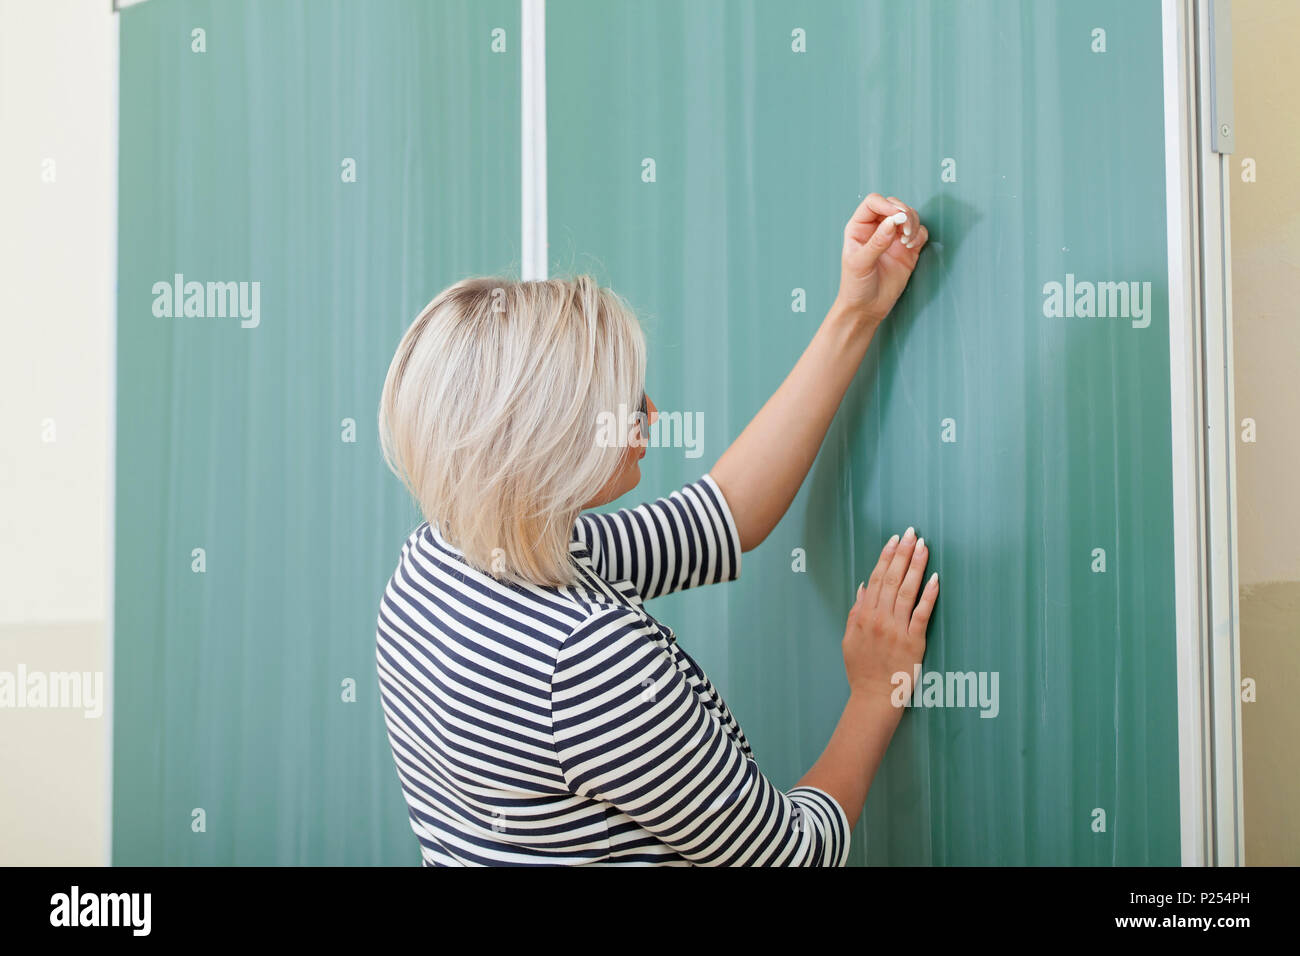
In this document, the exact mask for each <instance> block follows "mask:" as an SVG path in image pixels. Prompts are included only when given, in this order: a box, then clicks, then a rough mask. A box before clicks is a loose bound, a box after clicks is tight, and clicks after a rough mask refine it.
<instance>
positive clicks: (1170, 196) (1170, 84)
mask: <svg viewBox="0 0 1300 956" xmlns="http://www.w3.org/2000/svg"><path fill="white" fill-rule="evenodd" d="M1161 26H1162V32H1163V35H1164V36H1163V41H1164V42H1163V47H1164V114H1165V205H1166V210H1167V214H1166V220H1165V222H1166V239H1167V248H1168V259H1169V363H1170V365H1169V385H1170V412H1171V414H1170V419H1171V424H1172V430H1173V431H1172V445H1171V448H1172V451H1173V462H1172V464H1173V475H1172V478H1173V504H1174V522H1173V524H1174V621H1175V634H1176V638H1175V643H1176V661H1177V664H1176V666H1177V669H1178V683H1177V687H1178V794H1179V801H1178V802H1179V845H1180V850H1181V857H1182V863H1183V865H1184V866H1204V865H1205V864H1206V863H1207V862H1208V860H1207V852H1208V849H1209V846H1208V845H1209V839H1210V833H1209V815H1208V812H1209V811H1208V798H1209V792H1210V777H1209V773H1210V766H1209V753H1208V748H1209V743H1210V742H1209V722H1208V712H1207V703H1208V701H1207V699H1206V686H1207V677H1208V674H1207V670H1206V660H1205V653H1204V638H1203V635H1204V634H1205V628H1204V607H1203V603H1202V593H1203V589H1202V581H1201V567H1202V555H1203V554H1204V541H1203V539H1202V535H1201V523H1202V519H1201V498H1200V481H1201V475H1200V468H1199V465H1200V461H1201V452H1200V442H1199V439H1198V436H1199V434H1200V414H1199V411H1200V401H1199V390H1198V388H1197V379H1198V371H1197V370H1198V369H1199V367H1200V363H1199V359H1198V349H1197V348H1196V330H1197V329H1198V327H1199V324H1200V323H1199V322H1198V321H1197V316H1198V315H1199V312H1200V305H1199V302H1198V300H1197V289H1198V282H1197V281H1196V274H1197V269H1196V248H1197V239H1196V230H1197V217H1196V202H1195V195H1196V193H1195V185H1194V178H1195V169H1196V144H1195V141H1194V140H1195V131H1196V126H1195V115H1196V109H1195V100H1194V96H1193V95H1192V94H1193V92H1194V90H1193V86H1192V84H1193V82H1194V80H1193V76H1192V70H1193V67H1194V63H1193V61H1192V51H1193V49H1194V45H1193V44H1194V37H1193V36H1192V29H1193V24H1192V19H1191V11H1190V7H1189V3H1188V0H1163V4H1162V8H1161Z"/></svg>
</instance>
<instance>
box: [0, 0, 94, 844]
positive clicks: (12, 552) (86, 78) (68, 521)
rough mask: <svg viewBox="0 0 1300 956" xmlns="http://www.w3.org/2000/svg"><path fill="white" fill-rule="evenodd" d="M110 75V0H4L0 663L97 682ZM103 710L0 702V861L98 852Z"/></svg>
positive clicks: (0, 42)
mask: <svg viewBox="0 0 1300 956" xmlns="http://www.w3.org/2000/svg"><path fill="white" fill-rule="evenodd" d="M116 78H117V27H116V22H115V20H114V17H113V15H112V13H111V12H110V3H109V0H0V130H2V131H3V133H2V134H0V135H2V136H3V146H0V210H3V212H0V243H2V245H0V323H3V325H2V327H0V333H2V334H3V343H4V344H3V347H2V348H0V409H3V413H2V414H0V671H6V672H8V673H10V674H15V673H17V670H18V667H19V665H23V666H25V667H26V669H27V671H28V672H32V671H41V672H46V673H48V672H72V671H76V672H91V673H100V674H102V675H103V678H102V680H103V685H104V687H105V692H107V683H108V674H107V670H108V666H109V665H108V657H109V654H108V647H107V633H108V630H107V620H108V615H109V609H108V608H109V594H110V587H109V579H110V577H109V561H110V551H109V547H110V545H109V541H110V531H109V529H110V520H111V515H110V504H109V502H110V500H111V499H110V486H109V481H110V477H111V476H110V473H109V471H110V462H111V461H112V448H111V441H112V438H111V436H112V430H111V416H112V414H113V400H112V374H113V360H112V356H113V343H114V337H113V335H114V333H113V298H114V287H115V281H116V280H115V275H114V272H115V268H116V266H115V263H114V248H115V228H116V227H115V225H114V208H113V207H114V202H115V197H116V194H117V189H116V184H115V181H114V177H115V156H116V149H117V144H116V132H115V125H116V99H117V79H116ZM47 159H48V160H53V162H54V168H53V172H54V181H53V182H45V181H43V179H42V174H43V173H44V172H46V170H47V167H45V166H44V165H43V164H44V163H45V161H46V160H47ZM51 429H52V431H51ZM109 727H110V723H109V713H108V711H107V710H105V712H104V713H103V714H102V715H100V716H97V717H89V718H88V717H86V716H84V713H83V711H81V710H73V709H49V708H46V709H14V708H4V709H0V762H2V764H0V765H3V767H4V771H3V772H0V821H2V822H0V827H2V830H0V864H13V863H45V864H52V863H69V864H71V863H79V864H96V863H103V862H107V840H108V831H109V802H108V801H109V796H108V794H109V786H108V773H109V761H108V753H109V738H108V735H109Z"/></svg>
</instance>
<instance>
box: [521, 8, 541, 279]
mask: <svg viewBox="0 0 1300 956" xmlns="http://www.w3.org/2000/svg"><path fill="white" fill-rule="evenodd" d="M519 33H520V41H519V42H520V51H521V55H520V71H519V82H520V118H521V133H522V140H521V147H522V148H521V149H520V155H521V157H522V162H521V164H520V165H521V169H520V174H521V175H520V184H521V187H522V192H521V196H520V199H521V204H520V211H521V215H520V228H521V230H522V234H521V236H520V239H521V242H520V278H521V279H525V280H528V279H545V278H546V277H547V258H548V257H547V247H546V241H547V225H546V0H520V3H519Z"/></svg>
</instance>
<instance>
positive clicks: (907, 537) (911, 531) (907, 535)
mask: <svg viewBox="0 0 1300 956" xmlns="http://www.w3.org/2000/svg"><path fill="white" fill-rule="evenodd" d="M915 537H916V529H915V528H912V527H909V528H908V529H907V530H906V531H905V532H903V540H904V541H911V540H912V539H913V538H915Z"/></svg>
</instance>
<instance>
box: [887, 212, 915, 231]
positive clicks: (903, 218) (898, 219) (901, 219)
mask: <svg viewBox="0 0 1300 956" xmlns="http://www.w3.org/2000/svg"><path fill="white" fill-rule="evenodd" d="M889 218H890V220H891V221H892V222H893V223H894V225H896V226H901V225H903V223H905V222H907V213H905V212H896V213H894V214H893V215H892V216H890V217H889ZM909 228H910V227H909ZM903 231H904V232H906V231H907V230H906V229H904V230H903Z"/></svg>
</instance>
